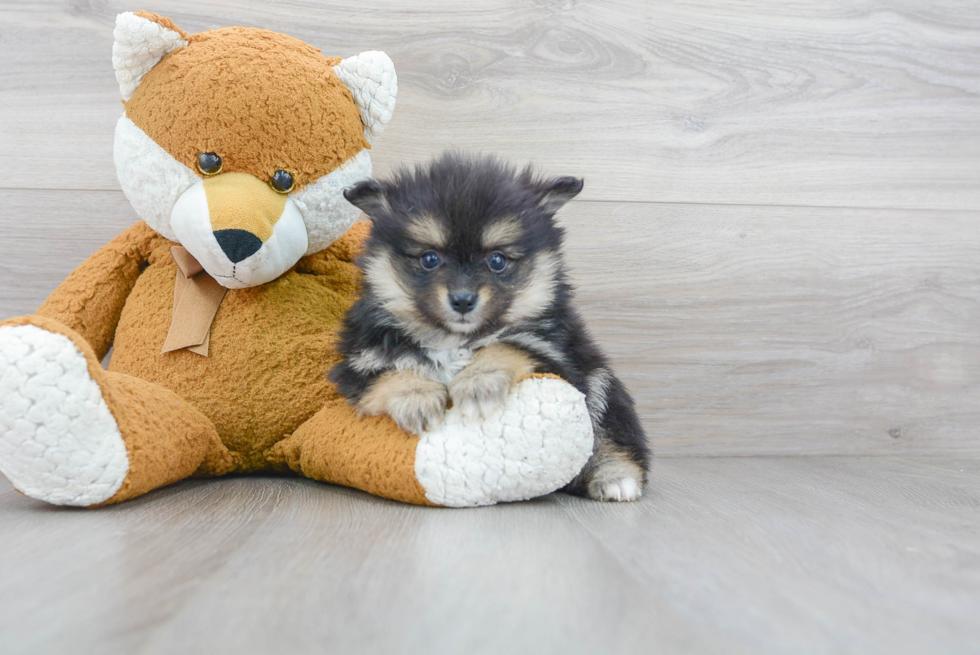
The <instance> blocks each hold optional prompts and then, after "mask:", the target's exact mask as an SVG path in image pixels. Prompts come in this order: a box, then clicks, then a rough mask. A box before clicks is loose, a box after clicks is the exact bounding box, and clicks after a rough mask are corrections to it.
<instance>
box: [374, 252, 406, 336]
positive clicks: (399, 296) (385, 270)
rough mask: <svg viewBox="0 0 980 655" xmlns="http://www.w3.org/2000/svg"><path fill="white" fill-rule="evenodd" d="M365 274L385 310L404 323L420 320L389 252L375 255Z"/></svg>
mask: <svg viewBox="0 0 980 655" xmlns="http://www.w3.org/2000/svg"><path fill="white" fill-rule="evenodd" d="M364 273H365V277H366V278H367V281H368V283H369V284H370V285H371V286H372V287H373V288H374V292H375V293H376V294H378V297H379V298H380V299H381V301H382V303H383V304H384V307H385V309H387V310H388V311H389V312H391V313H392V314H394V315H395V316H397V317H398V318H400V319H402V320H404V321H416V320H418V316H417V312H416V311H415V305H414V304H413V303H412V299H411V298H410V297H409V295H408V292H407V291H406V290H405V288H404V287H403V286H402V283H401V277H400V276H399V275H398V273H397V272H396V271H395V265H394V264H393V263H392V261H391V255H389V254H388V253H387V252H379V253H378V254H376V255H374V256H373V257H371V259H369V260H367V261H366V262H365V263H364Z"/></svg>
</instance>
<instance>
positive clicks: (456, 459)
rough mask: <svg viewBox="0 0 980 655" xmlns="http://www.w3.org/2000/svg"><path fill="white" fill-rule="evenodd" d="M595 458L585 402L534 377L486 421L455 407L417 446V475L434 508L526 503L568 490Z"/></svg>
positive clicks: (558, 383) (563, 385)
mask: <svg viewBox="0 0 980 655" xmlns="http://www.w3.org/2000/svg"><path fill="white" fill-rule="evenodd" d="M591 455H592V424H591V422H590V420H589V413H588V409H587V407H586V405H585V397H584V396H583V395H582V394H581V393H579V391H578V390H577V389H575V387H573V386H572V385H570V384H568V383H567V382H565V381H563V380H558V379H555V378H529V379H526V380H524V381H523V382H520V383H519V384H518V385H517V386H516V387H514V389H513V390H512V391H511V394H510V396H509V397H508V398H507V402H506V403H505V404H504V406H503V407H502V408H501V409H497V410H496V411H493V412H492V413H490V414H489V415H487V416H486V417H485V418H483V419H473V418H469V417H467V416H466V415H465V414H464V412H463V410H462V409H461V408H456V407H452V408H450V410H449V411H448V412H447V413H446V418H445V421H444V422H443V423H442V425H440V426H439V427H437V428H436V429H434V430H430V431H429V432H426V433H424V434H423V435H422V437H421V438H420V439H419V443H418V447H417V448H416V451H415V475H416V477H417V478H418V481H419V483H420V484H421V485H422V487H423V488H424V489H425V497H426V498H427V499H428V500H429V501H430V502H432V503H433V504H436V505H445V506H448V507H470V506H474V505H492V504H494V503H498V502H507V501H515V500H527V499H529V498H535V497H537V496H542V495H544V494H547V493H551V492H552V491H555V490H557V489H560V488H562V487H563V486H565V485H566V484H567V483H568V482H569V481H571V479H572V478H574V477H575V475H576V474H577V473H578V472H579V471H580V470H582V467H583V466H584V465H585V463H586V462H587V461H588V459H589V457H590V456H591Z"/></svg>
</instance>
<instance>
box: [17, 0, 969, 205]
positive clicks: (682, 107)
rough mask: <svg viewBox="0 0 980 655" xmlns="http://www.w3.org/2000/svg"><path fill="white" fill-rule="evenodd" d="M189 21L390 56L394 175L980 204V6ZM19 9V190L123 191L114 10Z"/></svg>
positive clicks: (746, 5) (456, 6)
mask: <svg viewBox="0 0 980 655" xmlns="http://www.w3.org/2000/svg"><path fill="white" fill-rule="evenodd" d="M148 7H149V8H150V9H152V10H153V11H157V12H159V13H163V14H166V15H169V16H171V17H173V18H174V19H175V20H176V21H177V23H178V24H179V25H181V26H182V27H183V28H184V29H186V30H188V31H192V32H193V31H200V30H204V29H210V28H217V27H224V26H228V25H239V24H241V25H254V26H262V27H267V28H270V29H275V30H279V31H284V32H288V33H290V34H292V35H294V36H296V37H298V38H301V39H304V40H306V41H309V42H310V43H313V44H314V45H316V46H318V47H321V48H322V49H323V50H324V51H325V52H327V53H330V54H345V55H346V54H353V53H354V52H356V51H358V50H363V49H383V50H385V51H387V52H388V53H389V54H390V55H391V56H392V58H393V59H394V61H395V64H396V66H397V67H398V71H399V80H400V84H399V106H398V108H397V110H396V114H395V118H394V121H393V123H392V124H391V126H390V127H389V129H388V131H387V133H386V134H385V136H384V138H383V140H382V141H379V144H378V148H377V149H376V151H375V153H374V154H375V161H376V164H377V166H378V170H381V171H385V170H388V169H389V168H390V167H391V165H392V164H393V163H394V162H400V161H411V160H419V159H422V158H425V157H427V156H428V155H429V154H431V153H434V152H436V151H438V150H441V149H443V148H445V147H450V146H452V147H465V148H471V149H481V150H495V151H498V152H501V153H503V154H505V155H507V156H510V157H513V158H516V159H519V160H534V161H536V162H539V163H540V164H542V165H543V166H544V167H545V168H547V169H549V170H552V171H554V172H555V173H563V174H578V175H584V176H585V177H587V178H588V180H589V184H588V186H587V187H586V191H585V194H586V195H585V196H584V197H585V198H588V199H593V200H631V201H662V202H668V201H669V202H696V203H737V204H756V205H758V204H795V205H801V204H802V205H815V206H863V207H917V208H918V207H928V208H936V209H976V208H977V207H978V206H980V184H978V182H980V10H978V9H980V7H978V4H977V2H976V1H975V0H970V1H966V0H946V1H942V2H930V3H922V2H916V1H915V0H890V1H889V2H886V3H884V4H882V3H881V2H878V1H876V0H875V1H872V0H860V1H857V2H853V1H850V0H833V1H831V2H816V1H813V0H809V1H795V2H781V3H763V2H742V3H735V4H733V3H730V2H724V1H722V0H700V1H696V2H685V3H675V2H643V1H641V0H581V1H579V0H488V1H487V2H480V3H459V2H455V1H453V2H450V1H449V0H428V1H427V2H425V3H404V2H400V1H396V0H386V1H382V2H372V3H363V2H355V1H354V0H341V1H338V2H330V3H327V2H323V1H319V0H317V1H310V0H307V1H303V0H298V1H297V0H288V1H281V2H268V1H266V0H261V1H260V0H249V1H235V2H209V3H199V2H188V1H181V2H154V3H151V4H150V5H148ZM132 8H133V7H132V6H131V5H130V4H129V3H120V2H107V1H106V0H73V1H72V2H69V3H64V2H53V1H51V0H48V1H46V2H34V3H14V2H6V3H3V4H0V61H3V62H4V67H3V70H2V71H0V185H2V186H6V187H13V188H53V189H59V188H73V189H116V188H118V184H117V181H116V178H115V174H114V172H113V169H112V157H111V147H112V137H111V135H112V129H113V125H114V123H115V120H116V118H117V117H118V115H119V112H120V105H119V97H118V90H117V88H116V85H115V81H114V77H113V73H112V68H111V64H110V56H109V53H110V50H111V28H112V21H113V18H114V15H115V14H116V13H117V12H119V11H125V10H130V9H132Z"/></svg>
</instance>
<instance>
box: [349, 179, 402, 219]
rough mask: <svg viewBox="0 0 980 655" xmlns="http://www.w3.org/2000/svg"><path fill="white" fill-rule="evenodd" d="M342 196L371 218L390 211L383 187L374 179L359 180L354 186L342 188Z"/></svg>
mask: <svg viewBox="0 0 980 655" xmlns="http://www.w3.org/2000/svg"><path fill="white" fill-rule="evenodd" d="M344 197H345V198H347V202H349V203H350V204H352V205H354V206H355V207H357V208H358V209H360V210H361V211H362V212H364V213H365V214H367V215H368V216H370V217H371V218H375V217H376V216H377V215H378V214H382V213H387V212H390V211H391V205H390V204H388V196H387V195H385V190H384V187H382V186H381V185H380V184H378V183H377V182H376V181H374V180H361V181H360V182H358V183H357V184H355V185H354V186H352V187H350V188H347V189H344Z"/></svg>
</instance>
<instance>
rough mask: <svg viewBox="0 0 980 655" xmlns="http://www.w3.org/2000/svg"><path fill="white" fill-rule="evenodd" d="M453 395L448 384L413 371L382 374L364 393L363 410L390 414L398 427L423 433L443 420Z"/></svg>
mask: <svg viewBox="0 0 980 655" xmlns="http://www.w3.org/2000/svg"><path fill="white" fill-rule="evenodd" d="M448 401H449V394H448V392H447V391H446V387H445V385H442V384H440V383H439V382H436V381H435V380H430V379H428V378H424V377H422V376H421V375H418V374H417V373H413V372H410V371H401V372H391V373H386V374H384V375H382V376H381V377H380V378H378V380H377V382H375V383H374V385H373V386H372V387H371V388H370V389H369V390H368V392H367V393H366V394H364V397H363V399H362V400H361V402H360V407H361V410H362V411H364V412H365V413H367V414H387V415H388V416H390V417H391V418H393V419H394V420H395V423H397V424H398V427H400V428H401V429H403V430H405V431H407V432H412V433H414V434H422V433H423V432H425V431H426V430H429V429H431V428H433V427H435V426H436V425H438V424H439V423H440V421H442V417H443V415H444V414H445V413H446V405H447V403H448Z"/></svg>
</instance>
